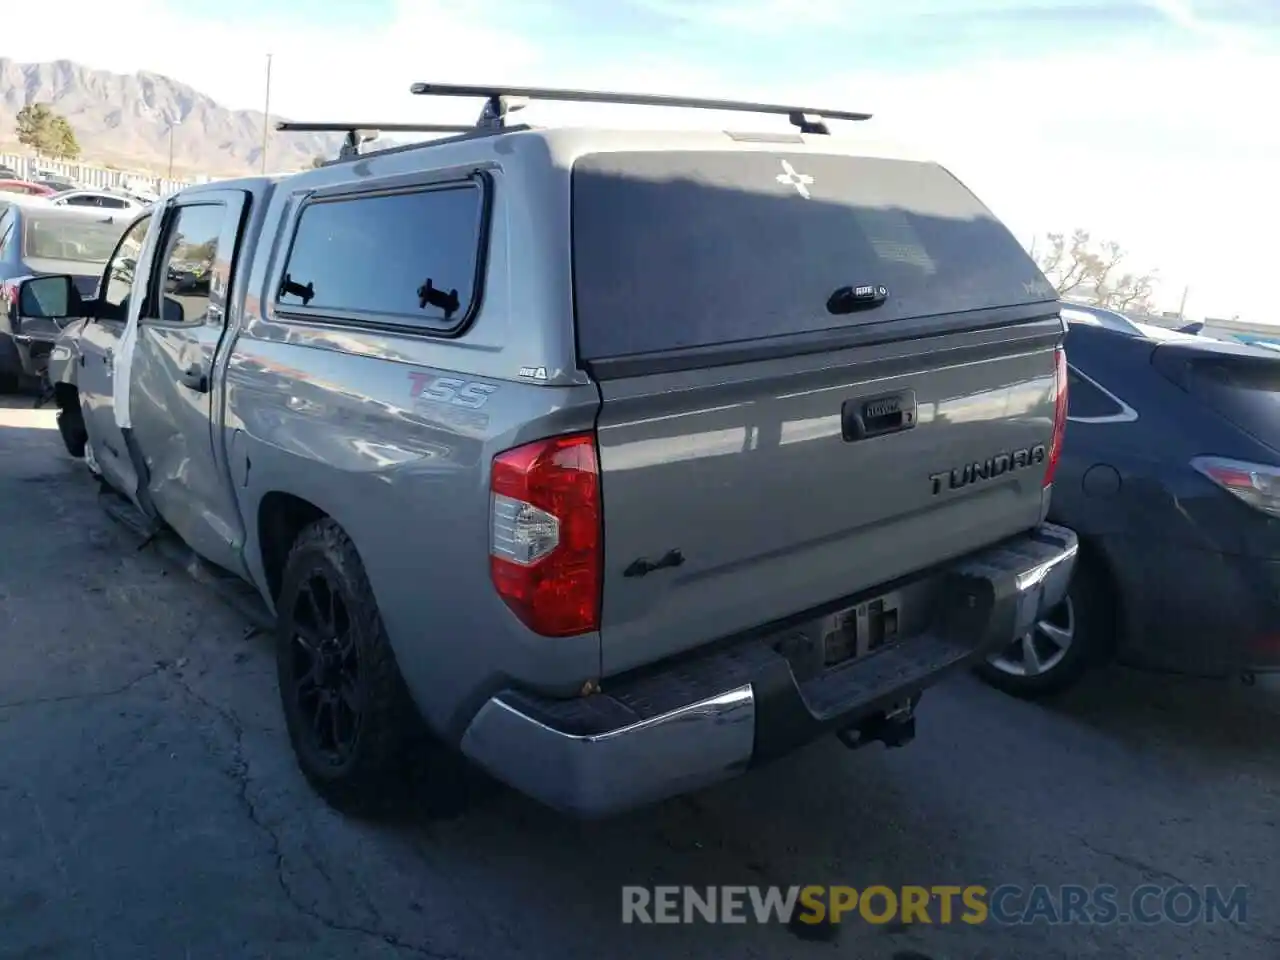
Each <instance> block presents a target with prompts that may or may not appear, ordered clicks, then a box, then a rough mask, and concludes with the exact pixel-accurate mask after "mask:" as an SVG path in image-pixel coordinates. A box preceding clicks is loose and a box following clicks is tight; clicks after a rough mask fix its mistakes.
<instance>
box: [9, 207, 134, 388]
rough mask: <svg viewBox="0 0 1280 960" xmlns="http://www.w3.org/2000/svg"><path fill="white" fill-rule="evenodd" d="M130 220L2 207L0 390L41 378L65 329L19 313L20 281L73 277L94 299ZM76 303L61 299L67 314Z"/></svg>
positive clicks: (72, 211) (74, 210) (82, 212)
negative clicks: (28, 378) (53, 348)
mask: <svg viewBox="0 0 1280 960" xmlns="http://www.w3.org/2000/svg"><path fill="white" fill-rule="evenodd" d="M128 224H129V218H126V217H121V216H114V217H113V216H111V214H110V213H109V212H105V215H104V211H100V210H83V209H80V208H76V207H57V206H54V205H52V204H50V203H48V202H47V201H46V200H42V199H38V198H29V197H22V198H19V197H15V198H14V199H13V201H12V202H10V203H8V204H7V205H0V390H6V391H8V390H13V389H15V388H16V387H17V386H18V385H19V384H20V382H21V379H22V377H24V376H26V377H39V376H40V375H41V374H42V372H43V369H44V362H45V359H46V358H47V357H48V355H49V351H50V349H51V347H52V345H53V341H54V340H55V339H56V338H57V335H58V332H59V330H60V329H61V325H60V324H59V323H57V322H55V321H54V320H53V319H48V318H44V317H40V316H37V315H28V316H26V317H24V316H23V315H22V312H21V310H20V309H19V306H20V304H19V300H18V295H17V284H16V281H17V280H19V279H21V278H23V277H30V276H40V275H43V274H60V275H69V276H71V277H72V278H73V280H74V283H75V288H76V294H77V296H80V297H90V296H92V295H93V293H94V291H95V290H96V289H97V286H98V280H99V278H100V277H101V274H102V270H103V268H104V267H105V266H106V262H107V258H108V257H109V256H111V251H112V250H113V249H114V248H115V245H116V242H117V241H118V240H119V239H120V235H121V234H122V233H123V232H124V229H125V227H127V226H128ZM74 302H75V300H66V299H64V300H60V301H57V303H58V304H61V305H62V308H63V309H64V310H65V309H67V308H68V306H69V305H70V304H72V303H74Z"/></svg>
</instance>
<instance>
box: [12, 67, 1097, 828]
mask: <svg viewBox="0 0 1280 960" xmlns="http://www.w3.org/2000/svg"><path fill="white" fill-rule="evenodd" d="M552 93H553V95H555V96H560V97H563V96H565V95H566V94H564V93H563V92H552ZM570 96H571V95H570ZM508 103H509V101H508V100H507V98H506V97H504V96H501V95H499V94H497V93H495V94H494V95H493V96H492V98H491V99H490V100H489V107H488V110H487V111H486V119H485V125H484V126H482V127H478V128H476V129H474V130H470V131H468V132H467V133H465V134H463V135H461V136H458V137H454V138H448V139H441V140H436V141H434V142H431V143H426V144H416V145H412V146H408V147H398V148H391V149H388V150H385V151H382V152H373V153H367V154H364V155H359V156H356V157H354V158H352V159H351V160H349V161H342V160H340V161H336V162H333V163H330V164H327V165H326V166H324V167H322V168H319V169H313V170H309V171H306V172H304V173H300V174H296V175H293V176H285V177H263V178H249V179H239V180H229V181H225V182H221V183H216V184H210V185H207V186H194V187H190V188H187V189H184V190H181V191H179V192H178V193H176V194H174V195H173V196H170V197H168V198H167V199H166V200H164V201H163V202H162V203H161V204H159V205H157V206H156V207H154V208H153V209H152V210H151V211H149V212H147V213H146V214H144V215H143V216H141V217H139V218H138V219H137V220H136V221H135V222H134V224H133V225H132V226H131V227H130V228H129V229H128V230H127V232H126V233H125V235H124V237H123V239H122V240H121V244H120V248H119V250H118V251H117V254H116V255H115V256H114V257H113V258H112V259H111V261H110V263H109V264H108V265H107V267H106V270H105V273H104V281H103V283H102V285H101V288H100V291H101V294H100V297H99V298H98V299H97V300H96V301H90V302H89V303H88V304H87V305H86V306H85V307H84V308H83V309H84V311H85V312H86V313H87V314H88V318H87V319H82V320H80V321H79V322H78V323H77V324H76V325H75V327H74V330H69V331H68V333H67V334H66V335H65V336H64V337H63V338H62V339H61V340H60V341H59V345H58V353H57V356H56V358H55V360H54V361H52V362H51V364H50V368H49V372H50V377H51V380H52V381H53V382H54V394H55V396H56V398H57V403H58V406H59V408H60V417H61V418H62V419H61V422H62V423H63V425H64V438H66V439H67V441H68V449H69V451H71V452H72V453H73V454H78V453H81V452H83V453H84V455H85V457H86V459H87V460H88V461H89V462H90V464H91V466H93V467H94V468H96V470H97V471H98V472H99V473H100V476H101V477H102V478H103V480H104V482H105V483H106V484H108V485H109V486H110V487H112V488H114V489H115V490H118V491H119V492H120V493H121V494H123V495H124V496H125V497H126V498H128V502H129V503H130V504H131V505H132V508H133V509H135V510H136V512H137V514H138V517H139V518H140V521H141V522H142V523H143V524H145V525H147V526H146V527H145V529H147V530H148V531H149V532H154V533H156V535H159V536H167V535H170V534H171V535H175V536H177V537H179V538H181V540H182V541H185V543H186V544H187V545H189V546H190V548H191V549H192V550H194V551H195V552H196V553H197V554H198V555H199V556H200V557H203V558H204V559H205V560H206V561H208V562H209V563H210V564H211V565H212V566H213V567H216V568H218V569H220V570H222V571H229V572H231V573H234V574H237V575H239V576H240V577H242V578H244V579H245V580H246V581H247V582H250V583H252V584H253V585H254V587H255V588H256V589H257V591H258V592H259V593H260V596H261V599H262V601H263V602H264V603H265V604H267V605H268V606H269V608H270V609H271V610H273V611H274V614H275V617H276V619H277V624H278V636H277V641H276V643H277V664H278V670H279V689H280V695H281V701H282V707H283V711H284V716H285V720H286V725H287V728H288V731H289V735H290V738H291V741H292V744H293V747H294V750H295V753H296V756H297V758H298V762H299V765H300V767H301V769H302V771H303V772H304V774H305V775H306V776H307V778H308V779H309V780H310V781H311V783H312V784H313V785H314V786H315V787H316V788H317V790H318V791H319V792H320V793H321V794H323V795H324V796H325V797H326V798H327V799H328V800H329V802H331V803H333V804H334V805H335V806H338V807H340V808H342V809H355V810H365V809H368V804H370V803H374V804H376V803H378V802H380V801H381V800H382V799H383V798H384V797H385V795H386V793H387V789H388V787H389V785H390V784H393V783H394V782H395V779H396V778H397V777H398V776H399V775H400V774H401V772H402V771H403V770H404V768H405V766H406V756H407V754H406V750H407V748H408V747H409V746H410V745H411V744H414V743H416V742H418V741H419V740H420V739H421V738H420V735H419V733H418V728H419V724H420V722H421V721H425V724H426V727H427V728H428V729H429V730H430V732H431V733H432V734H433V735H434V738H435V740H436V743H437V745H438V746H443V747H445V748H447V749H445V750H441V751H439V752H438V753H435V754H433V756H434V757H436V759H435V760H434V761H432V762H433V763H435V764H436V765H435V766H432V767H430V772H431V774H432V775H433V776H434V777H435V781H434V782H435V783H436V784H437V786H441V785H443V784H444V783H446V782H447V780H448V776H447V773H446V771H447V770H448V769H449V761H448V760H447V759H444V758H447V757H450V756H456V754H455V753H451V751H457V753H460V754H462V755H464V756H466V757H468V758H470V759H471V760H473V761H474V762H476V763H478V764H479V765H480V766H482V767H483V768H485V769H486V770H488V771H489V772H490V773H491V774H493V775H495V776H497V777H498V778H500V779H502V780H505V781H506V782H507V783H509V784H511V785H513V786H515V787H517V788H518V789H521V790H523V791H525V792H526V793H528V794H530V795H532V796H534V797H537V798H539V799H540V800H542V801H544V802H546V803H548V804H550V805H552V806H554V807H557V808H559V809H562V810H566V811H570V812H572V813H576V814H581V815H587V816H597V815H604V814H609V813H613V812H616V811H618V810H621V809H625V808H628V807H631V806H634V805H637V804H641V803H645V802H649V801H653V800H657V799H660V798H663V797H667V796H671V795H673V794H677V793H681V792H684V791H688V790H692V789H694V788H697V787H700V786H702V785H705V784H707V783H710V782H713V781H716V780H720V779H723V778H725V777H728V776H731V775H734V774H736V773H739V772H741V771H743V770H744V769H746V768H747V767H748V766H750V765H752V764H759V763H763V762H765V761H766V760H768V759H771V758H773V757H776V756H778V755H780V754H783V753H786V752H788V751H789V750H791V749H793V748H794V747H796V746H798V745H799V744H801V743H804V742H805V741H807V740H809V739H811V738H813V737H815V736H818V735H820V734H822V733H827V732H835V733H838V734H839V735H840V737H841V739H842V740H843V741H844V742H845V743H846V744H847V745H850V746H861V745H863V744H867V743H873V742H882V743H885V744H887V745H891V746H900V745H902V744H904V743H906V742H907V741H908V740H910V739H911V738H912V736H913V735H914V731H915V720H914V717H915V709H916V706H917V704H918V702H919V699H920V696H921V694H922V691H924V690H925V689H926V688H928V687H929V686H931V685H932V684H934V683H935V682H936V681H937V680H939V679H940V678H941V677H943V676H944V675H946V674H947V673H949V672H950V671H952V670H956V669H964V668H965V667H967V666H971V665H972V664H973V663H974V662H975V661H977V660H980V659H981V658H982V657H983V656H984V655H985V654H986V653H988V652H990V651H991V650H992V649H995V648H997V647H1000V648H1002V647H1003V646H1005V645H1007V643H1008V642H1009V641H1010V640H1011V639H1012V638H1013V637H1014V636H1016V635H1018V634H1019V633H1021V632H1022V631H1023V630H1025V629H1029V628H1030V627H1031V624H1032V622H1033V620H1034V619H1035V618H1036V617H1037V616H1038V615H1039V613H1040V612H1043V611H1047V610H1048V609H1049V607H1051V606H1053V605H1054V604H1056V603H1057V601H1058V599H1059V598H1060V597H1061V596H1062V595H1063V590H1064V589H1065V583H1066V579H1067V578H1068V576H1069V573H1070V569H1071V564H1072V560H1073V557H1074V554H1075V538H1074V535H1073V534H1072V533H1071V532H1070V531H1068V530H1064V529H1062V528H1060V527H1055V526H1052V525H1048V524H1045V523H1044V516H1045V510H1046V508H1047V504H1048V500H1049V491H1050V489H1051V484H1052V481H1053V477H1054V471H1055V469H1056V464H1057V460H1058V451H1059V449H1060V438H1061V434H1062V431H1063V429H1064V428H1065V417H1066V402H1065V401H1066V396H1065V390H1066V366H1065V361H1064V358H1063V353H1062V349H1061V340H1062V337H1063V335H1064V326H1063V323H1062V320H1061V317H1060V316H1059V313H1058V304H1057V302H1056V300H1055V299H1054V298H1053V293H1052V290H1051V288H1049V287H1048V285H1047V284H1046V283H1045V281H1044V278H1043V277H1042V276H1041V274H1040V273H1039V271H1038V270H1037V269H1036V267H1035V264H1034V263H1033V262H1032V261H1031V260H1030V259H1029V257H1028V256H1027V254H1026V253H1025V252H1024V251H1023V249H1022V248H1021V246H1020V245H1019V244H1018V242H1017V240H1016V239H1015V238H1014V237H1013V236H1012V235H1011V234H1010V232H1009V231H1008V230H1007V229H1006V228H1005V227H1004V226H1003V225H1002V224H1001V223H999V222H998V221H997V220H996V219H995V218H994V217H993V216H992V214H991V213H990V212H989V211H988V210H987V208H986V207H984V206H983V205H982V204H981V203H980V202H979V201H978V200H977V199H975V198H974V196H973V195H972V194H971V193H970V192H969V191H968V190H967V189H966V188H965V187H963V186H962V185H961V184H960V183H959V182H958V181H957V180H955V179H954V178H953V177H952V176H951V175H950V174H949V173H948V172H947V171H946V170H944V169H943V168H941V167H939V166H937V165H934V164H931V163H926V162H915V161H909V160H904V159H901V158H893V157H891V156H887V155H883V154H879V153H877V154H876V155H874V156H867V155H865V152H864V151H863V149H862V148H861V147H860V145H859V142H858V141H856V140H849V141H841V140H839V139H836V138H834V137H831V136H824V135H821V133H825V130H821V131H820V132H819V130H817V129H815V126H817V122H816V121H815V120H814V118H813V117H812V113H813V112H814V111H810V110H800V109H799V108H792V109H790V110H789V111H784V113H788V112H789V113H790V115H791V116H792V117H793V118H794V119H793V122H794V123H797V124H798V125H800V126H801V127H802V129H804V130H805V131H806V133H805V134H797V135H796V136H794V137H791V138H786V139H779V138H777V137H749V136H729V135H726V134H724V133H720V132H714V133H711V132H708V133H694V132H684V133H653V132H648V133H646V132H635V131H632V132H605V131H593V130H585V131H584V130H579V131H568V130H560V131H556V130H533V129H529V128H524V127H515V128H509V127H506V126H505V125H504V124H503V122H502V119H501V118H502V115H503V113H504V110H505V108H506V105H507V104H508ZM681 103H682V104H683V105H686V106H705V105H706V104H705V103H703V102H701V101H692V102H691V101H681ZM743 106H744V109H745V108H750V109H759V110H769V109H771V108H767V107H760V106H758V105H743ZM357 142H358V141H357ZM781 238H786V242H785V243H781ZM744 277H753V278H755V282H752V283H750V284H747V283H744V282H743V278H744ZM60 283H61V284H62V287H59V284H60ZM67 285H68V281H59V279H58V278H56V277H46V278H41V279H38V280H27V281H24V282H23V283H22V284H21V285H20V286H21V287H22V290H23V291H31V292H32V293H33V295H35V294H38V293H40V292H41V291H46V292H48V293H49V296H48V297H47V299H48V301H49V302H53V301H56V300H57V298H58V296H60V295H62V294H63V292H64V291H65V289H66V288H67ZM161 291H163V292H164V296H163V297H161V296H159V295H158V294H159V293H160V292H161ZM77 421H78V422H77Z"/></svg>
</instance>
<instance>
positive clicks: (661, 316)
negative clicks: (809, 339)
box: [572, 150, 1055, 360]
mask: <svg viewBox="0 0 1280 960" xmlns="http://www.w3.org/2000/svg"><path fill="white" fill-rule="evenodd" d="M572 215H573V258H574V263H573V283H574V292H575V298H576V315H577V333H578V345H579V349H580V351H581V356H582V357H583V358H584V359H587V360H599V359H604V358H607V357H619V356H627V355H629V354H642V353H651V352H658V351H663V350H676V349H682V348H690V347H707V346H718V345H722V344H730V343H739V342H744V341H757V342H758V341H762V340H768V339H770V338H773V337H779V336H791V335H796V334H802V335H803V334H811V333H816V332H819V331H827V330H838V329H842V328H848V327H852V326H858V325H865V324H879V323H890V322H893V321H898V320H911V319H915V318H920V317H934V316H941V315H944V314H953V313H960V312H964V311H969V310H985V309H990V308H996V307H1003V306H1011V305H1012V306H1017V305H1022V304H1030V303H1047V302H1052V300H1053V298H1054V296H1055V295H1054V292H1053V289H1052V288H1051V287H1049V285H1048V284H1047V282H1046V281H1045V279H1044V275H1043V274H1042V273H1041V272H1040V270H1039V268H1038V267H1037V266H1036V265H1035V263H1034V262H1033V261H1032V260H1031V258H1030V257H1029V256H1028V254H1027V252H1026V251H1025V250H1024V249H1023V248H1022V245H1021V244H1020V243H1019V242H1018V241H1017V239H1016V238H1015V237H1014V236H1013V235H1012V234H1011V233H1010V232H1009V231H1008V229H1007V228H1006V227H1005V226H1004V225H1003V224H1002V223H1000V221H999V220H997V219H996V218H995V216H994V215H992V213H991V212H990V211H989V210H988V209H987V208H986V207H985V206H984V205H983V204H982V202H981V201H979V200H978V199H977V198H976V197H975V196H974V195H973V194H972V193H970V192H969V190H968V189H966V188H965V187H964V186H963V185H962V184H961V183H960V182H959V181H958V180H956V179H955V178H954V177H952V176H951V174H949V173H948V172H947V171H946V170H944V169H943V168H942V167H939V166H937V165H935V164H929V163H915V162H910V161H903V160H888V159H883V158H878V157H856V156H846V155H842V154H832V155H824V154H820V153H816V152H815V153H810V154H789V155H786V156H779V155H777V154H774V153H765V152H759V151H738V150H720V151H710V152H703V151H688V152H685V151H679V150H654V151H644V152H635V153H633V152H627V151H613V152H602V153H593V154H587V155H585V156H583V157H580V158H579V159H578V160H577V161H576V162H575V164H574V168H573V214H572Z"/></svg>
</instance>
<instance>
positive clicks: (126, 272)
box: [99, 216, 151, 321]
mask: <svg viewBox="0 0 1280 960" xmlns="http://www.w3.org/2000/svg"><path fill="white" fill-rule="evenodd" d="M150 226H151V217H149V216H146V217H143V218H142V219H141V220H139V221H138V222H137V223H135V224H134V225H133V226H132V227H130V228H129V230H128V231H127V232H126V233H125V235H124V236H123V237H121V238H120V246H118V247H117V248H116V252H115V255H114V256H113V257H112V258H111V263H110V264H108V265H107V270H106V277H107V285H106V291H105V292H104V294H103V296H102V300H101V309H100V312H99V316H101V317H102V318H103V319H105V320H121V321H123V320H125V319H126V318H127V317H128V313H129V292H130V291H131V290H132V289H133V277H134V274H136V273H137V271H138V258H139V257H141V256H142V245H143V243H144V242H145V241H146V239H147V229H148V228H149V227H150Z"/></svg>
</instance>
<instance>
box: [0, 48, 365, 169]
mask: <svg viewBox="0 0 1280 960" xmlns="http://www.w3.org/2000/svg"><path fill="white" fill-rule="evenodd" d="M29 103H47V104H49V105H50V107H51V108H52V109H53V110H54V111H55V112H56V113H59V114H61V115H62V116H64V117H66V118H67V121H68V122H69V123H70V124H71V127H72V129H73V130H74V131H75V134H76V139H77V140H78V141H79V143H80V148H81V153H82V156H83V158H84V159H85V160H87V161H90V162H97V163H106V164H113V165H115V166H119V167H129V166H136V167H144V168H147V169H150V170H153V171H155V172H157V173H165V172H167V170H168V166H169V148H170V139H169V138H170V130H172V131H173V165H174V174H175V175H177V176H180V175H183V174H194V173H203V174H209V175H213V176H235V175H239V174H249V173H256V172H258V171H259V170H260V169H261V164H262V112H261V111H258V110H231V109H228V108H227V107H224V106H222V105H220V104H218V103H216V102H215V101H214V100H213V98H212V97H209V96H206V95H205V94H203V93H201V92H200V91H198V90H195V89H193V88H191V87H189V86H187V85H186V84H184V83H179V82H178V81H177V80H173V79H171V78H169V77H164V76H161V75H159V74H156V73H147V72H139V73H132V74H120V73H111V72H108V71H106V70H95V69H93V68H91V67H86V66H83V65H82V64H78V63H73V62H71V61H70V60H56V61H53V62H52V63H19V62H17V61H16V60H10V59H6V58H4V57H0V149H3V148H4V146H5V145H16V143H17V134H16V130H15V123H16V117H17V114H18V111H19V110H21V109H22V108H23V107H24V106H26V105H27V104H29ZM281 119H284V118H282V117H276V116H272V117H271V123H272V126H273V127H274V124H275V123H276V121H278V120H281ZM174 121H177V122H176V124H175V123H174ZM269 137H270V140H269V147H268V153H267V160H268V164H267V165H268V168H269V169H270V170H272V171H280V170H294V169H301V168H303V167H306V166H308V165H309V164H310V163H311V161H312V160H313V159H314V158H315V157H317V156H325V157H332V156H334V155H335V154H336V153H337V151H338V146H339V143H340V137H339V136H337V135H334V134H306V133H277V132H276V131H275V130H274V129H272V130H271V132H270V134H269Z"/></svg>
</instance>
